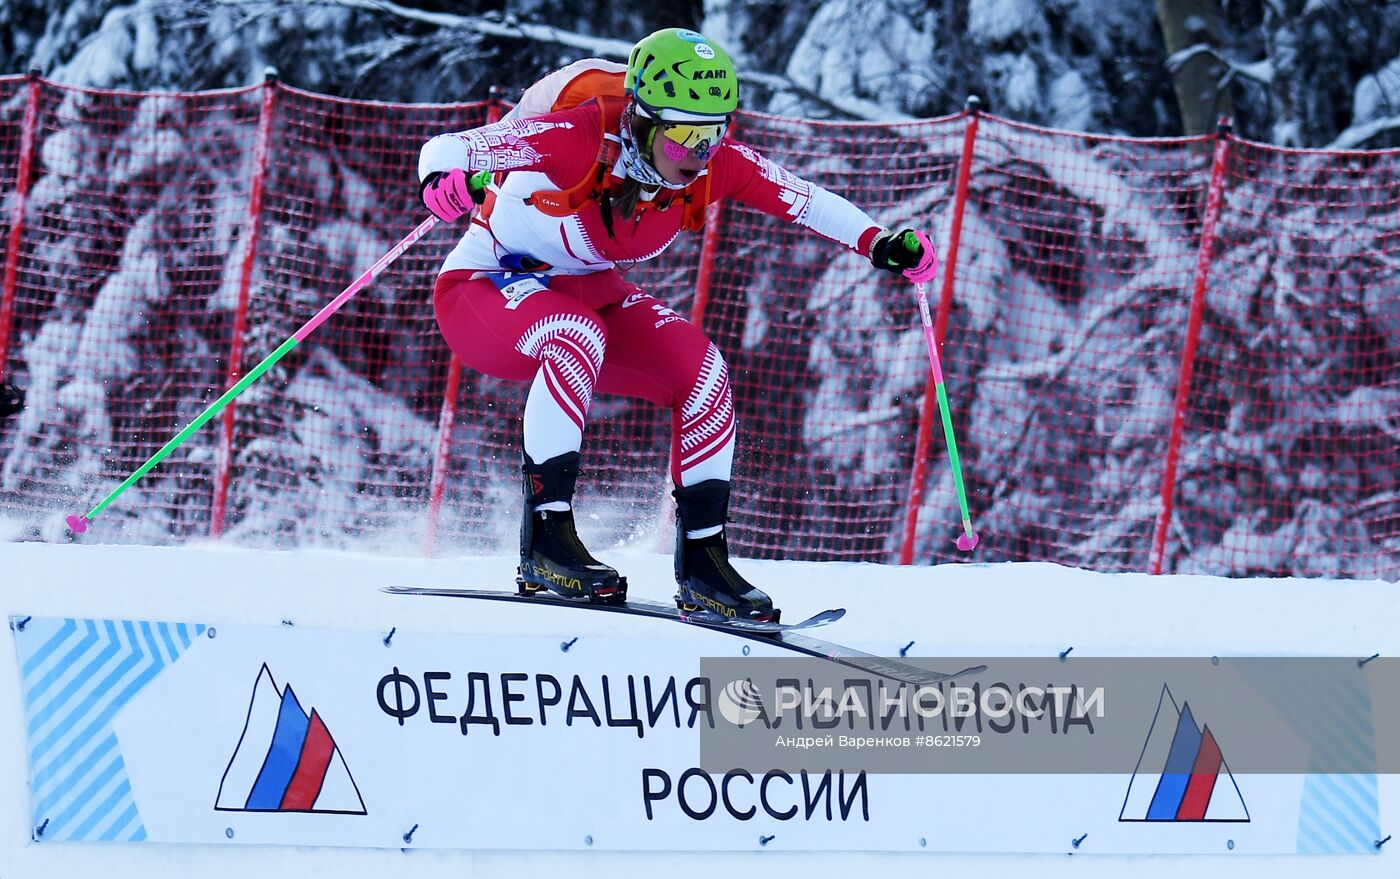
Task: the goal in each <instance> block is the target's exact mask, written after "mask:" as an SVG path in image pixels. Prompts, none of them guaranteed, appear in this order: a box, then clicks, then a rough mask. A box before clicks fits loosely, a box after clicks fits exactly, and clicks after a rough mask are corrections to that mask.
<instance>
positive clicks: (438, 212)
mask: <svg viewBox="0 0 1400 879" xmlns="http://www.w3.org/2000/svg"><path fill="white" fill-rule="evenodd" d="M490 180H491V172H489V171H478V172H477V173H475V174H473V175H472V176H471V177H468V176H467V172H466V171H463V170H462V169H461V168H453V169H452V170H451V171H434V172H432V173H431V174H429V175H428V176H427V177H424V178H423V184H422V186H420V187H419V189H418V194H419V195H421V196H422V198H423V204H425V205H427V207H428V210H430V211H432V212H433V216H435V217H437V218H438V219H439V220H442V221H443V222H444V223H455V222H457V221H458V220H460V219H461V218H462V217H469V216H471V215H472V213H474V212H475V211H476V206H477V205H479V204H481V203H482V202H483V201H485V200H486V186H487V184H489V183H490Z"/></svg>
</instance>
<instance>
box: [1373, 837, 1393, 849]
mask: <svg viewBox="0 0 1400 879" xmlns="http://www.w3.org/2000/svg"><path fill="white" fill-rule="evenodd" d="M1387 842H1390V835H1387V836H1386V838H1385V839H1378V840H1376V850H1377V851H1379V850H1380V847H1381V846H1383V845H1385V844H1386V843H1387Z"/></svg>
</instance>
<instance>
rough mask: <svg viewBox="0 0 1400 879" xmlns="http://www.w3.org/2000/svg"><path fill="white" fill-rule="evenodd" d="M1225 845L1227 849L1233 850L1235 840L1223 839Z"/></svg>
mask: <svg viewBox="0 0 1400 879" xmlns="http://www.w3.org/2000/svg"><path fill="white" fill-rule="evenodd" d="M1225 847H1226V848H1227V849H1229V850H1230V851H1234V850H1235V841H1234V840H1233V839H1227V840H1225Z"/></svg>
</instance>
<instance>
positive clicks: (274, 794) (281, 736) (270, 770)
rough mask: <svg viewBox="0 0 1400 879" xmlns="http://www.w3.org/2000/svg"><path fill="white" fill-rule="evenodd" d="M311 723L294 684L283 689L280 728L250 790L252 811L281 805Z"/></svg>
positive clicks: (299, 758) (249, 798)
mask: <svg viewBox="0 0 1400 879" xmlns="http://www.w3.org/2000/svg"><path fill="white" fill-rule="evenodd" d="M310 727H311V718H310V717H308V716H307V714H306V711H305V710H304V709H302V707H301V703H300V702H298V701H297V696H296V693H293V692H292V688H291V685H288V686H287V689H286V690H284V691H283V692H282V704H281V706H279V707H278V709H277V731H276V732H274V733H273V734H272V746H271V747H269V748H268V749H267V757H266V758H265V759H264V760H263V767H262V771H261V772H259V773H258V780H257V781H256V782H254V784H253V791H252V793H250V794H248V803H247V805H246V808H247V809H249V810H251V811H276V810H277V808H278V807H279V806H281V805H282V796H283V795H284V794H286V792H287V785H289V784H291V782H292V774H293V773H295V772H296V769H297V763H298V761H300V760H301V748H302V745H304V744H305V743H306V731H307V730H308V729H309V728H310Z"/></svg>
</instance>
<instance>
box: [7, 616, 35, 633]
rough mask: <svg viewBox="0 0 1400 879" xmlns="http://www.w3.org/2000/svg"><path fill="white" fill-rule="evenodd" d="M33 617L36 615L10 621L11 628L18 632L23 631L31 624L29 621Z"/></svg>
mask: <svg viewBox="0 0 1400 879" xmlns="http://www.w3.org/2000/svg"><path fill="white" fill-rule="evenodd" d="M32 619H34V617H25V618H24V619H22V620H16V621H15V622H12V623H10V628H12V629H14V630H15V631H16V632H23V631H24V627H25V626H27V625H29V621H30V620H32Z"/></svg>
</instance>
